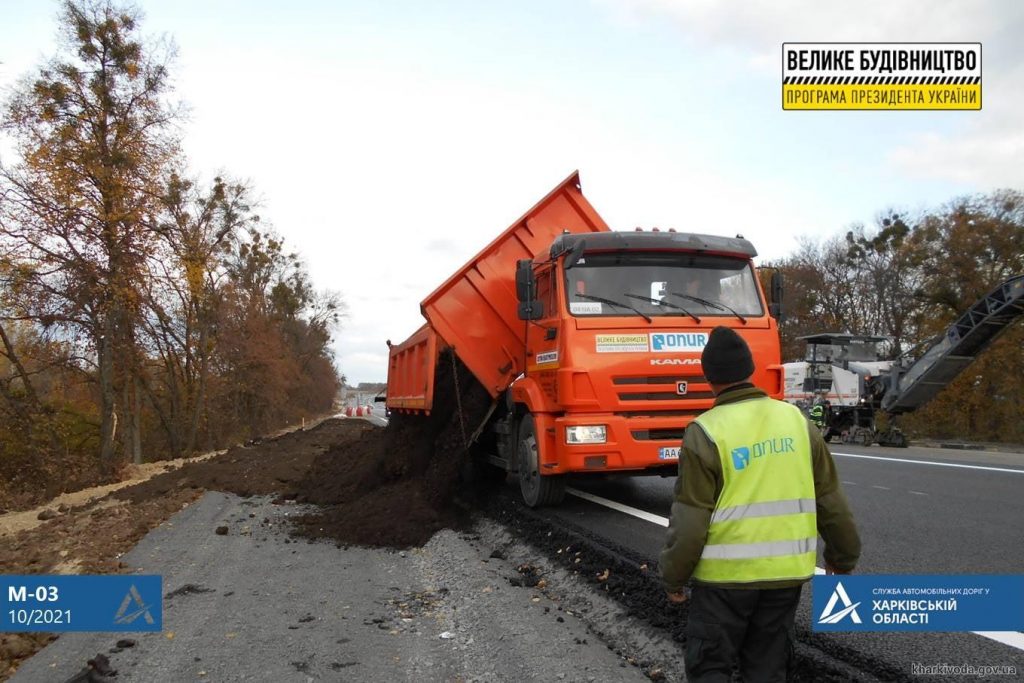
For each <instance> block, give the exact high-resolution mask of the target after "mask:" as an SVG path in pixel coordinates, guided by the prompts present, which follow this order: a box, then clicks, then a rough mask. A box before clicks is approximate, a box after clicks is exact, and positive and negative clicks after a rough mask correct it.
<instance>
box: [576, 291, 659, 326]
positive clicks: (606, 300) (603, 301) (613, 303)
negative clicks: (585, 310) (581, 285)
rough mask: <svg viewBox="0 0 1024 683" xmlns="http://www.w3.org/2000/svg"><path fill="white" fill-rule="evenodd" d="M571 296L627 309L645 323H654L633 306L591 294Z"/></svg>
mask: <svg viewBox="0 0 1024 683" xmlns="http://www.w3.org/2000/svg"><path fill="white" fill-rule="evenodd" d="M573 296H576V297H579V298H580V299H589V300H591V301H596V302H598V303H601V304H608V305H609V306H617V307H619V308H627V309H629V310H631V311H633V312H634V313H636V314H637V315H639V316H640V317H641V318H643V319H644V320H646V321H647V322H649V323H650V322H654V321H653V320H652V319H651V316H649V315H647V314H646V313H644V312H642V311H641V310H640V309H639V308H636V307H635V306H630V305H629V304H624V303H621V302H619V301H612V300H611V299H605V298H604V297H603V296H593V295H591V294H580V293H579V292H577V293H575V294H573Z"/></svg>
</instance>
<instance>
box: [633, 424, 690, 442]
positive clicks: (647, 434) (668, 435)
mask: <svg viewBox="0 0 1024 683" xmlns="http://www.w3.org/2000/svg"><path fill="white" fill-rule="evenodd" d="M684 431H685V429H684V428H683V427H667V428H665V429H634V430H633V431H632V433H633V438H634V439H636V440H637V441H682V440H683V432H684Z"/></svg>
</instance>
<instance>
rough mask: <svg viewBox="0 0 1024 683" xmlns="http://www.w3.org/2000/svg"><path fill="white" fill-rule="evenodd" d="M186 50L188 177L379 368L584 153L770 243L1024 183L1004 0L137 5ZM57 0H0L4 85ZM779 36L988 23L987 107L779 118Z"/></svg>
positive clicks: (602, 181) (1022, 103)
mask: <svg viewBox="0 0 1024 683" xmlns="http://www.w3.org/2000/svg"><path fill="white" fill-rule="evenodd" d="M140 5H141V7H142V8H143V11H144V13H145V16H146V20H145V23H144V25H143V30H144V32H146V33H148V34H166V35H168V36H170V37H172V38H173V39H174V41H175V43H176V44H177V46H178V50H179V57H178V61H177V64H176V67H175V69H174V75H175V82H176V85H177V94H178V96H179V97H180V99H182V100H183V101H184V102H186V103H187V104H188V105H189V107H190V110H191V113H190V117H189V120H188V121H187V122H185V124H184V125H183V127H182V134H183V137H184V142H185V148H186V151H187V153H188V156H189V157H190V159H191V162H192V165H193V168H194V170H195V172H196V173H199V174H201V175H202V176H203V177H206V178H210V177H212V176H213V175H214V174H215V173H217V172H225V173H227V174H228V175H232V176H235V177H239V178H243V179H247V180H249V181H251V183H252V184H253V186H254V187H255V188H256V190H257V191H258V194H259V196H260V197H261V199H262V208H261V210H260V215H261V216H262V217H263V219H264V220H265V221H267V222H269V223H271V224H272V225H273V226H274V227H275V229H276V230H277V231H278V232H279V233H280V234H281V235H283V236H284V237H285V238H286V240H287V241H288V242H289V243H290V244H291V245H292V246H293V247H294V248H295V249H296V250H297V251H299V252H300V253H301V254H302V255H303V257H304V258H305V260H306V262H307V264H308V266H309V269H310V271H311V274H312V276H313V279H314V281H315V282H316V283H317V285H318V286H319V287H320V288H325V289H331V290H335V291H338V292H340V293H341V294H342V296H343V298H344V300H345V301H346V303H347V305H348V310H349V315H348V317H347V319H346V320H345V321H344V326H343V328H342V329H341V331H340V332H339V334H338V341H337V343H336V349H337V364H338V366H339V368H340V369H341V371H342V372H343V373H345V375H347V377H348V379H349V381H350V382H352V383H355V382H365V381H383V380H384V378H385V376H386V373H387V362H386V361H387V349H386V347H385V345H384V341H385V340H386V339H391V340H393V341H395V342H398V341H401V340H403V339H405V338H406V337H407V336H408V335H409V334H411V333H412V332H413V331H414V330H415V329H416V328H417V327H419V325H420V324H421V323H422V318H421V316H420V313H419V301H420V300H421V299H423V298H424V297H425V296H426V295H427V294H428V293H429V292H430V291H432V290H433V289H434V288H435V287H436V286H437V285H439V284H440V283H441V282H442V281H443V280H444V279H445V278H446V277H447V276H448V275H449V274H450V273H451V272H452V271H454V270H455V269H456V268H457V267H458V266H460V265H461V264H462V263H463V262H464V261H465V260H466V259H467V258H468V257H469V256H472V255H473V254H474V253H476V252H477V251H478V250H479V249H480V248H482V247H483V246H484V245H486V244H487V243H488V242H490V241H491V239H493V238H494V237H495V235H496V234H497V233H498V232H499V231H501V230H503V229H504V228H505V227H507V226H508V224H509V223H511V222H512V221H513V220H514V219H515V218H517V217H518V216H519V215H520V214H522V213H523V211H525V210H526V209H527V208H529V207H530V206H531V205H532V204H533V203H534V202H535V201H536V200H537V199H539V198H540V197H541V196H542V195H543V194H545V193H546V192H547V191H548V190H549V189H551V187H552V186H554V185H555V184H556V183H557V182H559V181H560V180H562V179H563V178H564V177H565V176H566V175H568V174H569V173H570V172H571V171H572V170H574V169H577V168H578V169H579V170H580V172H581V177H582V182H583V191H584V194H585V195H586V196H587V197H588V199H589V200H590V201H591V203H592V204H593V205H594V206H595V207H596V208H597V210H598V211H599V212H600V213H601V215H602V216H603V217H604V218H605V220H606V221H607V222H608V223H609V224H610V225H611V226H612V227H613V229H632V228H633V227H635V226H643V227H652V226H660V227H662V228H667V227H674V228H676V229H677V230H680V231H694V232H708V233H717V234H725V235H732V234H736V233H743V234H744V236H746V237H747V238H748V239H750V240H751V241H752V242H753V243H754V245H755V246H756V247H757V249H758V250H759V251H760V253H761V255H762V257H764V258H774V257H779V256H783V255H785V254H786V253H788V252H789V251H790V250H792V248H793V247H794V245H795V239H796V237H797V236H799V235H805V234H814V235H827V234H833V233H837V232H840V231H843V230H845V229H846V228H847V227H848V226H849V225H851V224H853V223H857V222H863V223H870V222H872V220H873V219H874V217H875V215H876V214H877V213H878V212H879V211H881V210H882V209H885V208H887V207H897V208H906V209H911V210H913V209H919V208H924V207H928V206H935V205H938V204H941V203H944V202H945V201H947V200H949V199H951V198H953V197H956V196H958V195H962V194H966V193H971V192H987V191H990V190H992V189H996V188H1001V187H1014V188H1017V189H1022V188H1024V117H1022V116H1021V114H1020V112H1021V111H1024V41H1021V38H1020V37H1021V36H1022V35H1024V3H1021V2H1017V1H1016V0H1003V1H995V0H990V1H984V0H979V1H976V2H970V3H968V2H962V1H960V0H930V1H928V2H925V1H923V0H922V1H919V2H900V1H899V0H860V1H859V2H850V3H839V2H830V3H823V2H818V1H814V0H770V1H768V0H766V1H763V2H727V1H719V0H636V1H633V2H630V1H629V0H568V1H566V2H551V1H533V0H521V1H520V2H514V3H512V2H506V3H497V2H479V1H472V0H465V1H462V2H442V1H434V2H418V1H415V0H407V1H390V0H380V1H378V2H354V1H328V0H323V1H321V2H316V1H313V0H291V1H290V2H288V3H284V2H281V1H280V0H273V1H271V0H202V1H199V0H175V1H174V2H170V1H164V2H158V1H156V0H151V1H147V2H141V3H140ZM57 9H58V8H57V4H56V3H51V2H45V1H42V0H0V17H2V23H0V88H5V89H6V88H7V87H9V86H10V84H11V83H12V82H13V81H14V80H16V79H17V78H18V77H19V76H22V75H24V74H25V73H26V72H28V71H29V70H31V69H33V68H34V67H36V66H37V65H38V64H39V63H40V62H41V61H42V60H43V59H44V58H45V57H47V56H49V55H52V54H53V52H54V49H55V22H54V19H55V16H56V14H57ZM784 41H790V42H795V41H808V42H825V41H900V42H908V41H929V42H931V41H962V42H979V41H980V42H982V43H984V48H983V49H984V72H983V78H984V81H983V83H984V90H983V96H984V110H983V111H981V112H784V111H782V109H781V106H780V101H781V92H780V91H781V84H780V59H781V44H782V42H784Z"/></svg>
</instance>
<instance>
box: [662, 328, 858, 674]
mask: <svg viewBox="0 0 1024 683" xmlns="http://www.w3.org/2000/svg"><path fill="white" fill-rule="evenodd" d="M701 365H702V367H703V371H704V376H705V377H706V378H707V380H708V383H709V384H710V385H711V390H712V392H714V394H715V403H714V406H713V407H712V408H711V409H710V410H708V411H707V412H705V413H703V414H702V415H700V416H699V417H697V418H696V419H695V420H694V421H693V423H691V424H690V426H689V427H688V428H687V429H686V432H685V434H684V436H683V449H682V453H681V455H680V459H679V477H678V479H677V480H676V485H675V498H674V501H673V503H672V512H671V520H670V523H669V529H668V537H667V539H666V544H665V548H664V550H663V551H662V553H661V562H660V570H661V576H662V580H663V582H664V585H665V589H666V590H667V592H668V599H669V600H670V601H672V602H674V603H682V602H685V601H686V600H687V599H689V600H690V609H689V618H688V621H687V623H686V628H685V632H686V654H685V657H686V659H685V664H686V673H687V677H688V679H689V680H691V681H729V680H731V677H732V671H733V668H734V666H736V665H738V666H739V669H740V673H741V675H742V677H743V680H744V681H747V682H748V683H752V682H755V681H784V680H785V679H786V672H787V670H788V668H789V666H790V663H791V660H792V653H793V621H794V617H795V614H796V606H797V603H798V601H799V598H800V589H801V587H802V585H803V584H804V583H805V582H806V581H807V580H808V579H810V578H811V577H812V576H813V575H814V568H815V561H816V559H817V538H818V534H821V537H822V538H823V539H824V541H825V548H824V561H825V568H826V571H827V572H829V573H838V574H846V573H849V572H851V571H852V570H853V568H854V566H855V565H856V564H857V559H858V558H859V556H860V538H859V536H858V534H857V528H856V526H855V525H854V522H853V516H852V514H851V512H850V508H849V505H848V504H847V501H846V497H845V496H844V494H843V491H842V488H841V487H840V484H839V478H838V475H837V473H836V467H835V463H834V462H833V460H832V456H831V454H830V453H829V451H828V447H827V446H826V445H825V442H824V440H823V439H822V436H821V432H820V431H819V430H818V428H817V427H815V426H814V425H812V424H811V423H810V422H809V421H808V420H807V418H805V417H804V415H803V414H802V413H801V412H800V410H799V409H798V408H796V407H795V406H791V405H789V404H788V403H784V402H782V401H776V400H774V399H771V398H769V397H768V396H767V394H765V393H764V392H763V391H762V390H760V389H758V388H756V387H755V386H754V385H753V384H751V382H750V379H751V377H752V375H753V374H754V360H753V356H752V355H751V353H750V349H749V347H748V346H747V344H746V342H744V341H743V339H742V338H741V337H740V336H739V335H738V334H736V333H735V332H734V331H733V330H731V329H729V328H726V327H716V328H715V329H714V330H713V331H712V332H711V335H710V336H709V339H708V342H707V346H706V347H705V349H704V352H703V354H702V356H701ZM691 579H692V582H693V589H692V593H691V594H690V596H689V598H688V596H687V594H686V592H685V590H686V589H685V584H686V583H687V582H688V581H690V580H691Z"/></svg>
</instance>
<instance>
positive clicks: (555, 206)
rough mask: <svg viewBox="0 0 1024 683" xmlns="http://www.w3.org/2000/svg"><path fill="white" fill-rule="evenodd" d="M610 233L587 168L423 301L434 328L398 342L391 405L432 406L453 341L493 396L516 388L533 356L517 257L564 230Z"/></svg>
mask: <svg viewBox="0 0 1024 683" xmlns="http://www.w3.org/2000/svg"><path fill="white" fill-rule="evenodd" d="M607 230H608V226H607V225H606V224H605V222H604V220H603V219H602V218H601V217H600V216H599V215H598V213H597V211H595V210H594V207H592V206H591V205H590V202H588V201H587V200H586V198H585V197H584V196H583V192H582V191H581V189H580V177H579V172H573V173H572V174H571V175H570V176H569V177H568V178H566V179H565V180H563V181H562V182H561V183H559V185H558V186H557V187H556V188H555V189H554V190H552V191H551V192H550V193H549V194H548V195H547V196H546V197H544V198H543V199H541V200H540V201H539V202H537V204H536V205H535V206H534V207H533V208H531V209H530V210H529V211H527V212H526V213H525V214H524V215H523V216H522V217H521V218H519V219H518V220H517V221H516V222H514V223H513V224H512V225H511V226H509V227H508V228H507V229H506V230H505V231H504V232H502V233H501V234H500V235H499V236H498V237H497V238H496V239H495V240H494V241H493V242H491V243H490V244H488V245H487V246H486V247H484V248H483V250H481V251H480V253H478V254H477V255H476V256H474V257H473V258H472V259H470V260H469V261H468V262H467V263H466V264H465V265H464V266H462V268H460V269H459V270H458V271H456V273H455V274H454V275H452V276H451V277H450V278H448V279H447V280H446V281H445V282H444V284H442V285H441V286H440V287H438V288H437V289H435V290H434V291H433V292H432V293H431V294H430V295H429V296H428V297H427V298H426V299H424V300H423V301H422V302H421V303H420V310H421V311H422V313H423V316H424V317H425V318H426V319H427V325H425V326H424V327H422V328H420V329H419V330H417V331H416V332H415V334H413V335H412V337H410V338H409V339H408V340H406V341H404V342H402V343H401V344H398V345H394V346H391V351H390V362H389V365H388V397H387V405H388V407H389V408H390V409H401V410H411V411H423V412H429V411H430V409H431V406H432V405H433V390H434V388H433V377H434V366H435V362H436V359H437V355H438V352H439V351H440V350H441V349H443V348H444V347H445V346H451V347H452V348H453V349H454V351H455V354H456V355H457V356H458V357H459V359H460V360H462V362H463V363H465V365H466V367H468V368H469V370H470V372H472V373H473V374H474V375H475V376H476V378H477V379H478V380H479V381H480V383H481V384H482V385H483V386H484V387H485V388H486V389H487V391H488V392H490V394H491V396H497V395H498V394H500V393H501V392H502V391H504V390H505V389H506V388H508V385H509V384H510V383H511V382H512V380H513V379H515V378H516V377H517V376H518V375H519V374H520V373H522V372H523V371H524V369H525V368H524V360H525V358H526V349H525V346H524V345H523V344H524V342H523V339H524V337H523V335H524V328H525V324H524V323H523V322H522V321H520V320H519V318H518V315H517V307H518V302H517V300H516V285H515V272H516V262H517V261H519V260H520V259H532V258H533V257H534V256H535V255H536V254H537V253H539V252H541V251H543V250H545V249H547V248H548V247H549V246H550V245H551V243H552V242H553V241H554V239H555V237H557V236H558V235H561V234H562V233H564V232H570V233H588V232H605V231H607ZM396 389H397V392H396V391H395V390H396Z"/></svg>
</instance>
